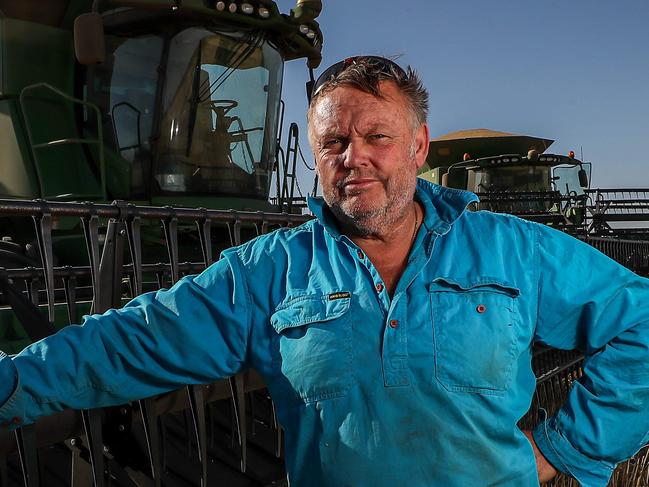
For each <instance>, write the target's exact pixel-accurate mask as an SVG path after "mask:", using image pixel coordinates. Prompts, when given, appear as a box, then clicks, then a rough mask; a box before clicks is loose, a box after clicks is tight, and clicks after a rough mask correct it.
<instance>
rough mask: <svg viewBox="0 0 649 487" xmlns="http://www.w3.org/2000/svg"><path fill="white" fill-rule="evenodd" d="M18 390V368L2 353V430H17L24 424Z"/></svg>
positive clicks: (0, 421)
mask: <svg viewBox="0 0 649 487" xmlns="http://www.w3.org/2000/svg"><path fill="white" fill-rule="evenodd" d="M17 389H18V372H17V370H16V366H15V365H14V363H13V360H11V357H9V356H8V355H7V354H6V353H4V352H0V428H9V429H16V428H17V427H19V426H21V424H22V423H23V417H22V416H23V411H22V407H21V406H20V400H19V398H18V394H17Z"/></svg>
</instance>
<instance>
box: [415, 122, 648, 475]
mask: <svg viewBox="0 0 649 487" xmlns="http://www.w3.org/2000/svg"><path fill="white" fill-rule="evenodd" d="M553 142H554V141H552V140H548V139H541V138H537V137H529V136H524V135H515V134H510V133H506V132H495V131H492V130H487V129H474V130H464V131H460V132H453V133H450V134H447V135H443V136H441V137H439V138H437V139H433V140H431V142H430V150H429V155H428V160H427V161H426V162H427V166H428V167H426V166H424V168H422V171H421V173H420V175H419V177H422V178H424V179H427V180H429V181H432V182H434V183H438V184H442V185H443V186H447V187H452V188H458V189H466V190H469V191H473V192H474V193H476V194H477V195H478V196H479V197H480V202H479V203H477V204H476V205H475V207H474V208H473V209H475V210H489V211H497V212H501V213H511V214H514V215H517V216H520V217H522V218H526V219H528V220H533V221H536V222H539V223H544V224H546V225H551V226H553V227H555V228H557V229H559V230H562V231H564V232H567V233H570V234H572V235H574V236H575V237H577V238H579V239H581V240H583V241H585V242H586V243H588V244H590V245H592V246H593V247H595V248H597V249H599V250H600V251H601V252H603V253H605V254H607V255H608V256H609V257H611V258H612V259H615V260H616V261H617V262H619V263H620V264H622V265H625V266H626V267H628V268H629V269H631V270H633V271H634V272H636V273H638V274H640V275H643V276H647V277H649V188H647V189H590V185H589V181H590V172H591V171H590V169H591V164H590V163H588V162H582V161H580V160H578V159H575V155H574V153H572V152H571V153H570V154H569V155H567V156H564V155H557V154H550V153H547V152H546V150H547V149H548V148H549V147H550V145H551V144H552V143H553ZM532 360H533V366H534V372H535V374H536V377H537V389H536V393H535V396H534V400H533V402H532V407H531V408H530V410H529V412H528V414H527V415H526V416H525V417H524V418H523V419H522V420H521V426H522V427H525V428H528V429H530V428H532V427H534V426H535V425H536V424H538V422H539V421H541V420H542V419H543V418H542V417H541V416H540V414H539V412H540V410H541V408H543V409H545V410H546V411H547V412H548V413H549V414H553V413H555V412H556V411H557V410H558V408H559V407H560V406H561V405H562V404H563V402H564V401H565V399H566V397H567V395H568V392H569V390H570V387H571V386H572V383H573V382H574V381H575V380H578V379H579V378H580V377H581V375H582V367H581V366H582V362H583V357H582V355H581V354H580V353H579V352H578V351H562V350H555V349H551V348H548V347H544V346H537V347H536V348H535V350H534V354H533V359H532ZM610 485H611V486H613V487H644V486H648V485H649V446H647V447H644V448H643V449H642V450H641V451H640V452H639V453H638V454H637V455H636V456H635V457H634V458H632V459H630V460H629V461H627V462H625V463H623V464H621V465H620V466H619V467H618V468H617V470H616V471H615V473H614V474H613V477H612V480H611V482H610ZM548 486H552V487H577V482H576V481H574V480H572V479H570V478H568V477H566V476H560V477H558V478H557V479H555V480H553V481H552V482H550V483H548Z"/></svg>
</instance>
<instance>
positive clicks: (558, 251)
mask: <svg viewBox="0 0 649 487" xmlns="http://www.w3.org/2000/svg"><path fill="white" fill-rule="evenodd" d="M313 93H314V94H313V98H312V101H311V105H310V108H309V114H308V118H309V137H310V141H311V144H312V146H313V151H314V154H315V159H316V164H317V170H318V174H319V176H320V181H321V184H322V192H323V195H324V201H323V200H321V199H312V200H311V201H310V205H311V209H312V211H313V212H314V214H315V215H316V217H317V219H316V220H312V221H310V222H308V223H306V224H304V225H302V226H300V227H298V228H294V229H283V230H280V231H277V232H274V233H272V234H270V235H266V236H263V237H260V238H258V239H256V240H254V241H252V242H249V243H247V244H244V245H242V246H240V247H238V248H234V249H230V250H228V251H226V252H224V253H223V255H222V258H221V260H220V261H219V262H217V263H216V264H214V265H213V266H212V267H211V268H210V269H208V270H207V271H205V272H204V273H202V274H201V275H199V276H195V277H187V278H185V279H183V280H181V281H180V282H179V283H177V284H176V285H175V286H174V287H173V288H172V289H170V290H169V291H160V292H158V293H151V294H146V295H143V296H141V297H139V298H137V299H135V300H134V301H133V302H131V303H130V304H129V305H127V306H126V307H125V308H123V309H121V310H112V311H109V312H108V313H106V314H105V315H103V316H92V317H89V318H87V319H86V321H85V324H84V326H83V327H69V328H67V329H65V330H63V331H62V332H60V333H58V334H57V335H55V336H53V337H50V338H48V339H47V340H45V341H43V342H39V343H37V344H34V345H32V346H31V347H29V348H28V349H26V350H25V351H23V352H22V353H21V354H19V355H17V356H15V357H13V358H11V359H10V358H8V357H4V358H2V359H0V401H2V400H3V399H4V398H7V399H6V401H5V402H4V405H3V406H2V407H1V408H0V420H10V419H11V418H17V421H16V422H29V421H33V419H34V418H36V417H37V416H39V415H43V414H48V413H50V412H52V411H55V410H58V409H60V408H62V407H73V408H82V407H97V406H101V405H109V404H118V403H123V402H125V401H128V400H131V399H134V398H139V397H145V396H150V395H153V394H157V393H160V392H163V391H167V390H170V389H174V388H177V387H179V386H180V385H182V384H186V383H207V382H210V381H213V380H215V379H217V378H221V377H227V376H231V375H233V374H235V373H237V372H239V371H241V370H242V369H243V368H245V367H248V366H253V367H255V368H256V369H257V370H258V371H259V372H260V373H261V374H262V375H263V376H264V378H265V380H266V382H267V384H268V387H269V389H270V391H271V394H272V396H273V398H274V400H275V403H276V405H277V408H278V416H279V419H280V422H281V423H282V425H283V426H284V429H285V432H286V436H285V447H286V463H287V469H288V472H289V478H290V480H291V484H292V485H297V486H300V487H301V486H316V487H318V486H354V487H356V486H376V487H382V486H391V487H392V486H398V485H409V486H413V487H415V486H421V487H430V486H444V487H447V486H462V487H466V486H486V485H504V486H509V485H511V486H536V485H538V482H539V478H540V479H541V480H546V479H548V478H551V477H552V476H553V475H554V474H555V473H556V471H555V468H556V469H558V470H561V471H564V472H567V473H570V474H572V475H573V476H575V477H576V478H577V479H579V480H580V481H581V482H582V484H583V485H586V486H604V485H605V484H606V482H607V480H608V478H609V476H610V474H611V472H612V470H613V468H614V466H615V464H616V462H618V461H620V460H622V459H624V458H626V457H628V456H630V455H632V454H633V453H634V452H635V451H637V450H638V449H639V448H640V446H642V445H643V444H644V443H645V442H646V441H647V432H648V431H649V413H648V412H647V409H648V408H647V404H648V400H649V333H647V328H648V327H649V312H648V311H647V306H646V305H645V304H644V303H645V302H646V301H647V298H649V282H648V281H647V280H645V279H642V278H639V277H637V276H635V275H634V274H632V273H631V272H629V271H627V270H626V269H624V268H622V267H621V266H619V265H617V264H615V263H614V262H612V261H611V260H609V259H608V258H606V257H605V256H603V255H602V254H600V253H599V252H597V251H596V250H594V249H592V248H590V247H588V246H587V245H585V244H583V243H580V242H578V241H576V240H574V239H572V238H571V237H568V236H566V235H564V234H562V233H560V232H556V231H553V230H551V229H549V228H547V227H544V226H540V225H536V224H533V223H530V222H526V221H523V220H519V219H516V218H514V217H510V216H506V215H496V214H491V213H486V212H469V211H466V207H467V205H468V204H469V203H471V202H472V201H475V200H476V198H475V196H474V195H472V194H470V193H467V192H463V191H457V190H450V189H445V188H441V187H439V186H435V185H431V184H429V183H427V182H425V181H419V182H418V181H417V179H416V172H417V169H418V168H419V167H421V166H422V164H423V163H424V161H425V159H426V154H427V148H428V138H429V137H428V128H427V126H426V116H427V113H426V112H427V95H426V92H425V90H424V89H423V88H422V86H421V84H420V82H419V81H418V79H417V77H416V75H415V74H414V73H413V72H412V71H411V70H410V69H409V70H408V72H404V71H403V70H402V69H401V68H400V67H398V66H397V65H396V64H394V63H393V62H391V61H389V60H386V59H382V58H375V57H360V58H354V59H350V60H346V61H343V62H341V63H337V64H336V65H334V66H332V67H331V68H329V69H328V70H327V71H326V72H325V73H324V74H323V75H322V76H321V77H320V79H319V80H318V81H317V82H316V84H315V87H314V91H313ZM534 341H543V342H545V343H547V344H549V345H552V346H555V347H560V348H568V349H572V348H580V349H582V350H583V351H584V352H585V353H586V354H587V355H588V359H587V362H586V364H585V373H586V377H585V378H584V380H582V381H581V382H580V383H577V384H575V386H574V387H573V390H572V392H571V395H570V399H569V401H568V402H567V404H566V405H565V406H564V407H563V409H562V410H561V411H560V412H559V414H557V415H556V416H555V417H553V418H549V419H548V420H547V421H545V422H543V423H542V424H541V425H539V427H538V428H537V429H536V430H535V431H534V434H533V436H532V435H531V434H530V433H529V432H528V433H527V435H526V434H525V433H523V432H521V431H520V430H519V429H518V428H517V426H516V424H517V421H518V420H519V419H520V417H521V416H522V415H523V414H524V413H525V411H526V410H527V409H528V408H529V406H530V402H531V397H532V394H533V391H534V387H535V378H534V375H533V373H532V368H531V364H530V360H531V351H530V347H531V344H532V343H533V342H534ZM536 445H538V448H539V449H540V451H541V452H542V454H540V453H539V452H538V450H536ZM535 452H536V463H535ZM546 459H547V460H546ZM537 468H538V473H537Z"/></svg>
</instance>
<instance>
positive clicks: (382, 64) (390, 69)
mask: <svg viewBox="0 0 649 487" xmlns="http://www.w3.org/2000/svg"><path fill="white" fill-rule="evenodd" d="M359 61H363V62H367V63H369V64H371V65H372V66H373V67H375V68H377V69H378V71H379V72H380V73H383V74H387V75H391V74H393V73H395V72H396V73H397V74H398V75H399V77H400V78H402V79H406V78H407V77H408V75H407V74H406V72H405V71H404V70H403V68H402V67H401V66H399V65H398V64H397V63H395V62H394V61H391V60H390V59H386V58H384V57H380V56H354V57H348V58H346V59H343V60H342V61H338V62H337V63H336V64H332V65H331V66H329V67H328V68H327V69H325V70H324V71H323V72H322V74H321V75H320V76H318V79H317V80H315V82H314V83H313V86H312V87H311V90H309V91H310V96H309V101H311V99H312V98H313V97H314V96H315V95H316V94H317V93H318V91H320V89H321V88H322V86H323V85H324V84H325V83H327V82H328V81H331V80H332V79H334V78H336V76H338V75H339V74H340V73H342V72H343V71H344V70H345V69H347V68H348V67H349V66H351V65H352V64H354V63H356V62H359Z"/></svg>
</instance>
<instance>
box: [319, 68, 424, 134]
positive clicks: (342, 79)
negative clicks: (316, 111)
mask: <svg viewBox="0 0 649 487" xmlns="http://www.w3.org/2000/svg"><path fill="white" fill-rule="evenodd" d="M382 81H392V82H393V83H394V84H395V85H396V86H397V88H398V89H399V92H400V93H401V94H402V95H403V96H404V97H405V98H406V100H407V101H408V104H409V105H410V112H411V114H412V122H413V128H415V129H416V128H418V127H419V126H420V125H422V124H424V123H426V119H427V117H428V92H427V91H426V88H424V85H423V84H422V82H421V80H420V79H419V76H418V75H417V73H416V72H415V70H413V69H412V68H411V67H410V66H408V68H407V69H406V71H405V76H404V71H403V70H401V68H399V67H398V66H397V65H392V63H389V62H388V63H386V64H379V63H377V62H376V58H373V57H370V56H367V57H364V56H359V57H357V58H354V60H353V62H350V63H349V65H347V66H345V67H344V68H343V69H342V70H341V71H340V72H339V73H337V74H335V75H334V76H332V77H331V78H330V79H328V80H325V81H324V82H323V83H322V84H321V85H320V86H319V87H318V89H317V91H316V93H314V94H313V96H312V98H311V102H310V104H309V110H308V111H307V121H310V120H311V115H312V110H313V107H315V105H316V103H317V102H318V99H319V98H320V97H322V95H323V94H325V93H327V92H329V91H332V90H333V89H335V88H337V87H339V86H351V87H354V88H356V89H358V90H361V91H363V92H365V93H369V94H371V95H374V96H376V97H377V98H383V97H384V95H383V94H382V93H381V91H380V90H379V84H380V83H381V82H382Z"/></svg>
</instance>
